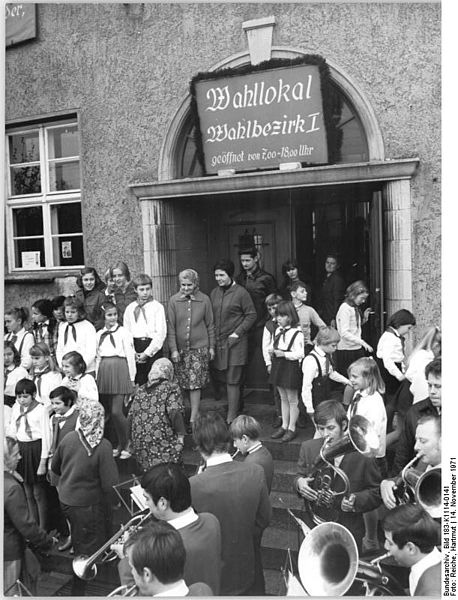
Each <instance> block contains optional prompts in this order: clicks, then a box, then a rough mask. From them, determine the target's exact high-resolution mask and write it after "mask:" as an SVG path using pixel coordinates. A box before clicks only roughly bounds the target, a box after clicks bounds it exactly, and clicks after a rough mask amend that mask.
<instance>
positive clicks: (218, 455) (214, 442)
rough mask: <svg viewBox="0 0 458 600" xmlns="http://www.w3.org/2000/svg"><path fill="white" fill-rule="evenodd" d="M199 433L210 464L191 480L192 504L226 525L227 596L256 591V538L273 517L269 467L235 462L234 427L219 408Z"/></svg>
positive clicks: (200, 423) (203, 418) (197, 427)
mask: <svg viewBox="0 0 458 600" xmlns="http://www.w3.org/2000/svg"><path fill="white" fill-rule="evenodd" d="M193 437H194V441H195V443H196V445H197V449H198V450H199V452H200V454H201V456H202V458H203V459H204V461H205V468H204V470H203V471H202V472H201V473H199V474H197V475H194V476H193V477H191V479H190V483H191V496H192V502H193V506H194V508H195V509H196V510H197V511H206V512H210V513H213V514H214V515H215V516H216V517H217V518H218V520H219V522H220V525H221V546H222V559H223V570H222V574H221V595H223V596H240V595H247V594H249V593H253V592H252V591H251V588H252V585H253V583H254V573H255V551H254V547H255V540H256V539H257V538H258V537H259V538H260V537H261V535H262V532H263V530H264V529H265V528H266V527H267V525H268V524H269V522H270V518H271V506H270V502H269V496H268V492H267V486H266V481H265V476H264V471H263V468H262V467H261V466H259V465H256V464H245V463H240V462H236V461H233V460H232V458H231V456H230V454H229V453H228V448H229V445H230V441H231V440H230V435H229V431H228V429H227V426H226V424H225V422H224V420H223V418H222V417H221V416H220V415H219V414H218V413H216V412H213V411H210V412H208V413H206V414H204V415H200V416H199V418H198V419H197V420H196V422H195V424H194V433H193Z"/></svg>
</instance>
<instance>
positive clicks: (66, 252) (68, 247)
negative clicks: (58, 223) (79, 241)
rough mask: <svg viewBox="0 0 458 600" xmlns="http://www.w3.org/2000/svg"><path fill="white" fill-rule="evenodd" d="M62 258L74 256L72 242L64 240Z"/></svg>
mask: <svg viewBox="0 0 458 600" xmlns="http://www.w3.org/2000/svg"><path fill="white" fill-rule="evenodd" d="M62 258H72V243H71V242H62Z"/></svg>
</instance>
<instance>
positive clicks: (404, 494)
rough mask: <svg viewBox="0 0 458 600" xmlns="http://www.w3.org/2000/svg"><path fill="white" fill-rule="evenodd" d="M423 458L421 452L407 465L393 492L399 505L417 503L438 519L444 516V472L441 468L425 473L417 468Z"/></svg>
mask: <svg viewBox="0 0 458 600" xmlns="http://www.w3.org/2000/svg"><path fill="white" fill-rule="evenodd" d="M422 457H423V454H422V453H421V452H419V453H418V454H417V455H416V456H415V457H414V458H413V459H412V460H411V461H410V462H409V463H407V464H406V466H405V467H404V468H403V469H402V472H401V475H400V477H398V478H397V479H396V480H395V487H394V488H393V492H394V496H395V498H396V502H397V503H398V504H409V503H411V502H417V503H418V504H420V505H421V506H422V507H423V508H424V510H425V511H426V512H427V513H429V514H430V515H431V517H433V519H436V518H439V517H440V516H441V514H442V477H441V475H442V471H441V468H440V467H433V468H431V469H429V470H428V471H424V472H421V471H420V470H418V469H417V468H415V467H416V466H417V463H419V462H420V460H421V458H422Z"/></svg>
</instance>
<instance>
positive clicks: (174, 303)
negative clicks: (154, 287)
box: [167, 269, 215, 433]
mask: <svg viewBox="0 0 458 600" xmlns="http://www.w3.org/2000/svg"><path fill="white" fill-rule="evenodd" d="M178 281H179V283H180V291H179V292H178V293H177V294H174V295H173V296H172V297H171V298H170V300H169V304H168V308H167V341H168V345H169V349H170V353H171V359H172V362H173V363H174V365H175V374H176V377H177V380H178V384H179V386H180V388H181V390H182V391H183V393H186V394H189V402H190V405H191V416H190V419H189V421H190V423H189V428H190V429H191V431H189V430H188V433H192V425H193V423H194V421H195V420H196V419H197V416H198V414H199V404H200V394H201V390H202V388H203V387H204V386H205V385H206V384H207V383H208V375H209V369H208V363H209V360H213V359H214V358H215V324H214V320H213V310H212V305H211V302H210V298H209V297H208V296H207V295H206V294H203V293H202V292H201V291H200V290H199V275H198V273H197V271H194V269H185V270H184V271H181V273H180V274H179V275H178Z"/></svg>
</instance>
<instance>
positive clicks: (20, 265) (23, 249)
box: [14, 238, 45, 269]
mask: <svg viewBox="0 0 458 600" xmlns="http://www.w3.org/2000/svg"><path fill="white" fill-rule="evenodd" d="M35 252H39V259H38V263H39V266H40V267H44V266H45V242H44V239H43V238H38V239H30V240H15V242H14V266H15V267H16V268H17V269H33V268H38V265H36V264H35V254H34V253H35Z"/></svg>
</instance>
